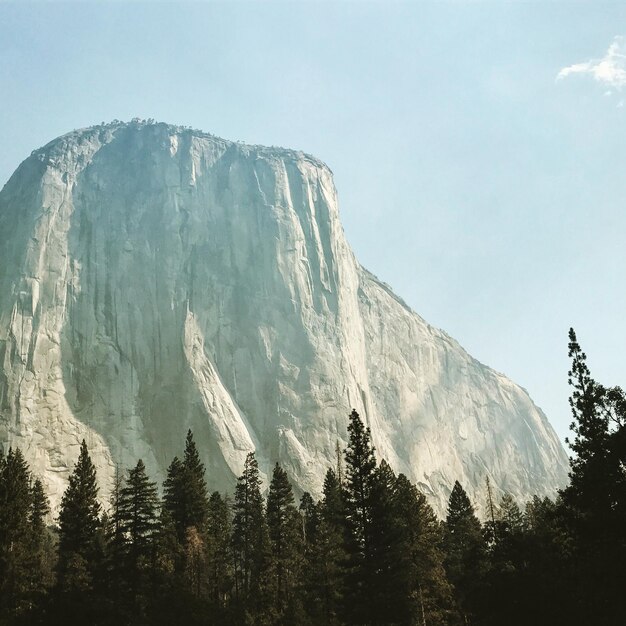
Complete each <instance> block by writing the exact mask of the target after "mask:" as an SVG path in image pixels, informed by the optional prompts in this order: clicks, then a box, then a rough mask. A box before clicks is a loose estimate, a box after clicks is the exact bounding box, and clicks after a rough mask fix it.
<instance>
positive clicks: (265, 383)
mask: <svg viewBox="0 0 626 626" xmlns="http://www.w3.org/2000/svg"><path fill="white" fill-rule="evenodd" d="M352 407H354V408H356V409H357V410H358V411H359V412H360V413H361V414H362V416H363V417H364V419H365V421H366V422H367V424H368V425H369V426H370V427H371V430H372V436H373V439H374V443H375V445H376V448H377V456H378V457H379V458H385V459H387V461H388V462H389V463H390V464H391V465H392V467H393V468H394V469H395V470H396V471H398V472H404V473H405V474H407V475H408V476H409V478H411V479H412V480H413V481H415V482H417V483H418V484H419V485H420V486H421V488H422V489H423V490H424V491H425V492H426V493H427V494H428V495H429V497H430V499H431V502H432V503H433V505H434V506H435V507H436V509H437V510H438V512H439V513H440V514H442V513H443V511H444V510H445V503H446V500H447V497H448V495H449V493H450V490H451V488H452V485H453V483H454V480H456V479H458V480H460V481H461V483H462V484H463V485H464V486H465V487H466V488H467V490H468V492H469V493H470V495H473V496H474V498H475V499H476V502H477V504H479V505H480V504H481V503H482V502H483V501H484V483H485V478H486V476H489V477H490V478H491V481H492V484H494V485H495V486H496V488H497V489H499V490H506V491H509V492H511V493H512V494H514V495H515V496H516V497H517V498H519V499H520V500H521V499H525V498H528V497H529V496H530V495H532V494H534V493H537V494H540V495H543V494H553V493H554V490H555V488H556V487H557V486H560V485H562V484H563V483H564V481H565V479H566V471H567V457H566V455H565V453H564V451H563V449H562V447H561V445H560V443H559V441H558V439H557V437H556V435H555V433H554V431H553V430H552V428H551V426H550V425H549V423H548V421H547V419H546V417H545V416H544V415H543V413H542V412H541V411H540V410H539V409H538V408H537V407H536V406H535V405H534V404H533V402H532V401H531V399H530V398H529V397H528V395H527V393H526V392H525V391H524V390H523V389H521V388H520V387H518V386H517V385H515V384H514V383H512V382H511V381H510V380H509V379H507V378H506V377H505V376H503V375H501V374H498V373H497V372H495V371H493V370H491V369H489V368H488V367H486V366H484V365H482V364H481V363H479V362H477V361H476V360H474V359H473V358H472V357H471V356H469V355H468V354H467V353H466V352H465V351H464V350H463V349H462V348H461V347H460V346H459V344H458V343H457V342H456V341H454V340H453V339H451V338H450V337H449V336H448V335H446V334H445V333H443V332H442V331H439V330H437V329H435V328H433V327H431V326H429V325H428V324H427V323H426V322H425V321H424V320H422V319H421V318H420V317H419V316H418V315H417V314H416V313H415V312H413V311H412V310H411V309H409V308H408V307H407V306H406V305H405V304H404V303H403V302H402V300H400V299H399V298H398V297H397V296H395V295H394V294H393V293H392V292H391V291H390V289H389V288H388V287H387V286H386V285H384V284H382V283H381V282H380V281H378V280H377V279H376V278H375V277H374V276H372V275H371V274H370V273H369V272H368V271H366V270H365V269H363V268H362V267H361V266H360V265H359V263H358V261H357V260H356V259H355V257H354V255H353V253H352V251H351V249H350V247H349V245H348V243H347V242H346V239H345V237H344V233H343V230H342V227H341V224H340V221H339V214H338V207H337V196H336V191H335V187H334V183H333V177H332V173H331V171H330V170H329V169H328V167H327V166H326V165H324V164H323V163H321V162H320V161H318V160H317V159H314V158H313V157H311V156H308V155H306V154H303V153H301V152H295V151H291V150H285V149H281V148H264V147H259V146H247V145H243V144H239V143H233V142H229V141H225V140H222V139H219V138H217V137H213V136H211V135H207V134H204V133H201V132H198V131H191V130H188V129H184V128H181V127H174V126H168V125H165V124H144V123H139V122H132V123H130V124H122V123H119V124H118V123H114V124H110V125H106V126H99V127H94V128H89V129H86V130H80V131H75V132H72V133H70V134H68V135H65V136H63V137H61V138H59V139H56V140H55V141H53V142H51V143H50V144H48V145H47V146H44V147H43V148H41V149H40V150H36V151H35V152H33V154H32V155H31V156H30V157H29V158H28V159H26V161H24V162H23V163H22V164H21V165H20V167H19V168H18V170H17V171H16V172H15V174H14V175H13V176H12V177H11V179H10V180H9V182H8V183H7V184H6V185H5V187H4V189H3V190H2V192H1V193H0V443H2V444H3V445H4V446H5V447H8V446H9V445H13V446H19V447H20V448H22V450H23V451H24V452H25V454H26V457H27V459H28V461H29V463H30V464H31V467H32V468H33V470H34V472H35V473H37V474H39V475H41V476H43V477H44V478H45V482H46V484H47V488H48V493H49V495H50V497H51V500H52V503H53V505H55V506H56V505H58V503H59V501H60V497H61V494H62V491H63V489H64V487H65V484H66V480H67V477H68V473H69V471H70V470H71V468H72V465H73V463H74V462H75V460H76V458H77V456H78V450H79V444H80V441H81V440H82V439H83V438H85V439H86V440H87V443H88V445H89V448H90V451H91V453H92V456H93V458H94V461H95V463H96V465H97V468H98V471H99V477H100V482H101V486H102V489H103V494H106V492H107V490H108V489H109V488H110V486H111V479H112V476H113V473H114V471H115V466H116V464H119V465H121V466H122V467H123V466H128V465H130V464H134V462H136V460H137V459H138V458H142V459H143V460H144V462H145V463H146V465H147V466H148V469H149V470H150V471H151V473H152V475H153V476H154V477H155V478H157V479H159V480H161V479H162V478H163V476H164V473H165V470H166V468H167V466H168V464H169V462H170V461H171V459H172V458H173V456H174V455H176V454H178V455H180V454H181V451H182V450H181V449H182V445H183V441H184V437H185V433H186V431H187V429H188V428H191V429H192V430H193V432H194V435H195V438H196V440H197V443H198V445H199V447H200V449H201V451H202V454H203V459H204V461H205V463H206V465H207V469H208V479H209V483H210V486H211V487H212V488H216V489H221V490H231V489H232V488H233V486H234V483H235V479H236V476H237V475H239V474H240V473H241V469H242V466H243V461H244V458H245V456H246V454H247V453H248V452H249V451H251V450H256V452H257V457H258V459H259V463H260V467H261V469H262V471H263V472H264V474H265V475H266V476H267V475H268V474H269V472H270V471H271V466H272V465H273V464H274V463H275V462H276V461H279V462H280V463H281V464H283V465H284V466H285V468H286V469H287V471H288V472H289V475H290V477H291V479H292V480H293V482H294V484H295V485H296V486H297V488H298V490H299V491H302V490H308V491H311V492H313V493H314V494H315V495H319V492H320V489H321V485H322V480H323V476H324V474H325V472H326V470H327V468H328V467H329V466H331V465H334V464H335V450H336V444H337V441H338V440H339V442H340V445H341V447H342V448H343V447H344V445H345V442H346V422H347V416H348V414H349V411H350V409H351V408H352Z"/></svg>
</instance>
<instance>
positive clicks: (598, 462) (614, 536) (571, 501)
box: [562, 329, 626, 624]
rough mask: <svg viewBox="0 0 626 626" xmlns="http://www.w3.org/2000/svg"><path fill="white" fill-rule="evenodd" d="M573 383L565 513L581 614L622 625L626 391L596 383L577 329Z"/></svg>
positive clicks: (572, 343) (572, 337)
mask: <svg viewBox="0 0 626 626" xmlns="http://www.w3.org/2000/svg"><path fill="white" fill-rule="evenodd" d="M569 357H570V358H571V359H572V366H571V370H570V371H569V383H570V385H571V386H572V395H571V397H570V406H571V409H572V416H573V422H572V425H571V429H572V431H573V432H574V435H575V437H574V440H573V441H570V440H568V443H569V445H570V447H571V449H572V451H573V452H574V456H573V457H572V458H571V459H570V466H571V471H570V485H569V486H568V487H567V488H566V489H565V490H563V492H562V497H563V502H564V505H565V516H566V519H567V523H568V527H569V530H570V532H571V533H572V535H573V537H574V539H575V541H576V552H577V554H576V563H577V565H578V576H577V578H578V587H577V589H575V591H574V595H573V597H574V603H575V604H577V605H578V608H577V610H576V615H577V616H578V617H579V619H581V621H587V622H589V621H592V622H597V623H606V624H611V623H617V622H619V620H621V619H622V618H623V615H624V613H626V599H624V600H619V601H618V599H620V598H623V597H624V594H623V593H622V591H623V589H624V588H625V587H626V574H625V573H624V567H623V563H624V560H625V559H626V544H625V543H624V541H623V529H624V527H626V472H624V467H625V466H626V395H625V394H624V392H623V391H622V390H621V388H619V387H613V388H606V387H604V386H603V385H601V384H599V383H598V382H596V381H595V380H594V379H593V378H592V377H591V373H590V370H589V367H588V366H587V357H586V355H585V353H584V352H583V351H582V349H581V347H580V345H579V344H578V341H577V338H576V334H575V333H574V330H573V329H570V332H569Z"/></svg>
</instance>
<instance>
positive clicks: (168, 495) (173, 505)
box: [163, 457, 186, 544]
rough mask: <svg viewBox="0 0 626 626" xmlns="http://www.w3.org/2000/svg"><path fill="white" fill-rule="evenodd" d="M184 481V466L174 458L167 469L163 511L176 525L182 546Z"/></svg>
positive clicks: (184, 521) (183, 532)
mask: <svg viewBox="0 0 626 626" xmlns="http://www.w3.org/2000/svg"><path fill="white" fill-rule="evenodd" d="M184 479H185V477H184V467H183V464H182V462H181V461H180V459H179V458H178V457H174V459H173V461H172V462H171V463H170V466H169V467H168V468H167V477H166V478H165V482H164V483H163V510H164V511H165V512H166V513H167V517H168V521H169V522H170V523H171V524H173V525H174V528H175V529H176V536H177V537H178V541H179V542H180V543H181V544H182V542H183V541H184V536H185V528H186V526H185V524H186V519H185V517H186V514H185V504H184V500H185V499H184Z"/></svg>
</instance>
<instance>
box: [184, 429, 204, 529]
mask: <svg viewBox="0 0 626 626" xmlns="http://www.w3.org/2000/svg"><path fill="white" fill-rule="evenodd" d="M204 471H205V470H204V464H203V463H202V462H201V461H200V455H199V454H198V449H197V447H196V443H195V441H194V439H193V434H192V433H191V431H188V432H187V439H186V441H185V454H184V457H183V476H184V478H183V481H184V482H183V486H184V490H183V502H184V504H183V509H182V520H181V522H182V524H183V525H184V526H185V527H186V528H189V527H190V526H193V527H195V528H196V529H197V530H198V531H199V532H200V533H203V532H204V530H205V526H206V521H207V517H208V511H209V495H208V491H207V486H206V480H205V478H204Z"/></svg>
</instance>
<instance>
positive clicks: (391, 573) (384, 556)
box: [364, 460, 411, 624]
mask: <svg viewBox="0 0 626 626" xmlns="http://www.w3.org/2000/svg"><path fill="white" fill-rule="evenodd" d="M370 499H371V503H370V509H371V532H370V541H371V544H370V554H369V555H368V557H367V559H366V561H365V563H364V565H365V572H364V573H365V576H364V579H365V590H366V597H367V599H368V602H367V606H368V607H369V610H368V621H369V623H371V624H401V623H409V620H410V615H411V614H410V610H409V607H408V604H409V603H408V598H407V596H406V593H405V591H406V587H407V584H406V578H407V571H406V568H405V567H404V563H403V562H402V556H403V554H404V549H405V547H406V546H405V545H403V542H402V539H403V537H402V533H401V527H400V521H399V519H398V503H397V498H396V476H395V474H394V473H393V471H392V470H391V467H389V465H388V463H387V462H386V461H384V460H383V461H381V463H380V465H379V466H378V467H377V468H376V470H375V472H374V481H373V485H372V490H371V494H370Z"/></svg>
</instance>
